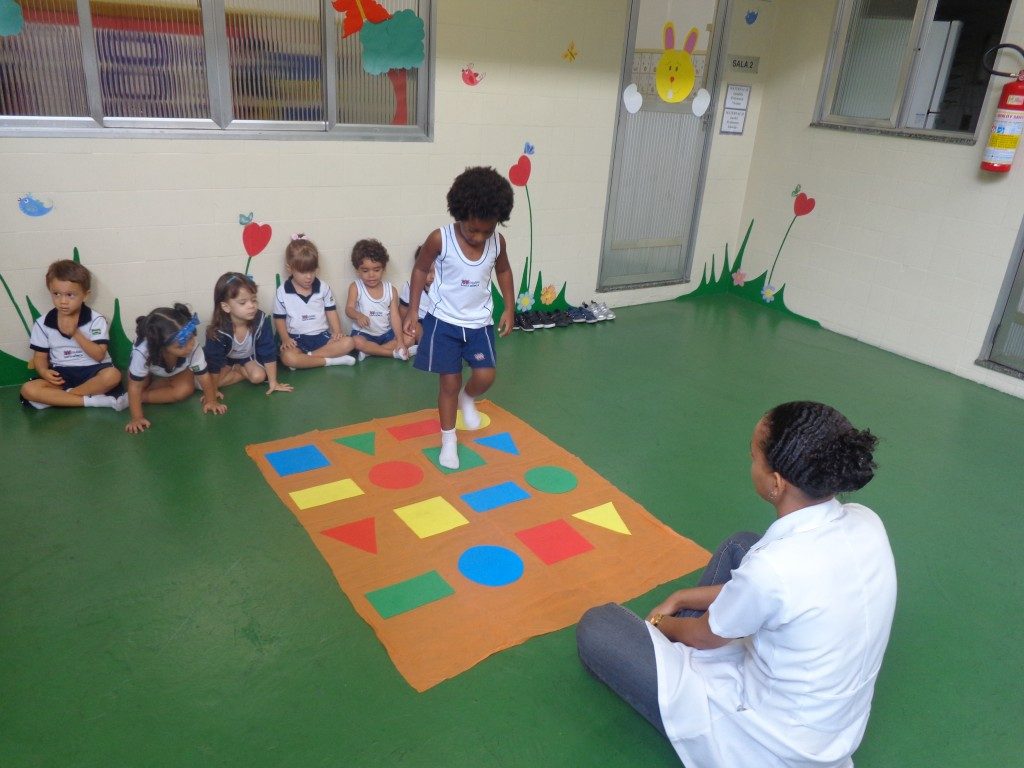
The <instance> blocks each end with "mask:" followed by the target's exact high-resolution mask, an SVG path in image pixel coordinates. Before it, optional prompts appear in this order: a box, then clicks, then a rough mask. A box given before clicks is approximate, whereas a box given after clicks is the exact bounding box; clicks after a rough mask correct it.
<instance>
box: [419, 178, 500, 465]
mask: <svg viewBox="0 0 1024 768" xmlns="http://www.w3.org/2000/svg"><path fill="white" fill-rule="evenodd" d="M512 202H513V200H512V185H511V184H509V182H508V180H507V179H506V178H505V177H504V176H502V175H501V174H499V173H498V172H497V171H495V170H494V169H493V168H484V167H476V168H467V169H466V170H465V171H463V172H462V173H461V174H459V176H458V177H456V179H455V181H454V182H453V183H452V186H451V189H449V190H448V212H449V213H450V214H451V215H452V218H454V219H455V221H454V222H453V223H451V224H447V225H445V226H443V227H441V228H440V229H435V230H434V231H433V232H431V233H430V235H429V237H427V240H426V242H425V243H424V244H423V246H422V247H421V248H420V252H419V256H418V257H417V258H416V266H415V267H414V268H413V271H412V278H411V281H410V282H411V285H410V289H409V311H408V312H407V313H406V316H405V332H406V334H407V335H408V336H414V335H415V332H416V324H417V319H416V318H417V315H418V312H419V301H420V295H421V293H422V291H423V288H424V286H425V285H426V284H427V276H428V275H429V273H430V271H431V269H432V268H433V269H434V271H435V277H434V282H433V283H432V284H431V286H430V293H429V297H430V299H431V300H432V301H433V302H434V307H433V310H432V311H431V312H430V313H429V314H427V315H426V317H424V318H423V334H422V338H421V339H420V344H419V350H418V352H417V355H416V362H415V363H414V365H415V367H417V368H419V369H420V370H422V371H429V372H431V373H437V374H439V375H440V385H439V391H438V395H437V410H438V415H439V416H440V419H441V454H440V456H439V459H438V460H439V462H440V463H441V465H442V466H444V467H447V468H449V469H458V468H459V451H458V440H457V438H456V435H455V415H456V410H457V409H458V410H461V411H462V420H463V422H464V423H465V425H466V427H467V429H476V428H477V427H479V426H480V415H479V414H478V413H477V410H476V404H475V400H476V398H477V397H479V396H480V395H482V394H483V393H484V392H486V391H487V390H488V389H490V387H491V385H492V384H493V383H494V377H495V369H496V367H497V354H496V352H495V348H494V320H493V318H492V314H493V312H494V305H493V302H492V299H491V273H492V271H493V272H494V273H495V274H496V275H497V279H498V288H499V289H500V290H501V296H502V299H503V300H504V302H505V308H504V311H503V312H502V313H501V319H500V320H499V321H498V334H499V335H501V336H507V335H508V334H509V333H510V332H511V331H512V323H513V319H514V311H515V296H514V293H513V291H514V289H513V286H512V268H511V267H510V266H509V263H508V253H507V252H506V251H505V238H504V237H503V236H502V235H501V234H499V233H498V232H496V231H495V230H496V229H497V227H498V224H504V223H505V222H506V221H508V218H509V216H511V215H512ZM463 361H465V362H466V363H467V364H468V365H469V367H470V369H471V373H470V376H469V379H468V380H467V381H466V383H465V386H463V381H462V363H463Z"/></svg>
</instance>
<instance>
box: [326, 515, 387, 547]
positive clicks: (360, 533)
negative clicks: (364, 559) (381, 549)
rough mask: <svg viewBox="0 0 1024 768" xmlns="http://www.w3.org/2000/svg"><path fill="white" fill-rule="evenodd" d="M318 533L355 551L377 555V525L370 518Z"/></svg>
mask: <svg viewBox="0 0 1024 768" xmlns="http://www.w3.org/2000/svg"><path fill="white" fill-rule="evenodd" d="M320 533H322V534H323V535H324V536H330V537H331V538H332V539H337V540H338V541H341V542H344V543H345V544H349V545H351V546H353V547H355V548H356V549H361V550H363V551H364V552H369V553H370V554H371V555H376V554H377V525H376V520H375V519H374V518H372V517H365V518H363V519H362V520H356V521H355V522H354V523H345V524H344V525H339V526H338V527H337V528H328V529H327V530H326V531H320Z"/></svg>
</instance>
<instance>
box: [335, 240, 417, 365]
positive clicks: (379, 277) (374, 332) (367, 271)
mask: <svg viewBox="0 0 1024 768" xmlns="http://www.w3.org/2000/svg"><path fill="white" fill-rule="evenodd" d="M387 265H388V252H387V250H386V249H385V248H384V246H383V245H381V243H380V241H378V240H360V241H359V242H358V243H356V244H355V245H354V246H353V247H352V266H353V267H355V268H356V274H357V275H358V276H359V277H358V279H357V280H356V281H355V282H354V283H352V285H350V286H349V289H348V301H347V302H346V304H345V314H346V315H347V316H348V318H349V319H350V320H351V321H352V339H353V340H354V341H355V345H356V349H357V350H358V351H359V353H360V359H362V358H363V357H365V356H366V355H376V356H377V357H393V358H395V359H396V360H408V359H409V357H410V355H415V354H416V347H415V346H413V347H411V348H410V347H409V345H410V344H412V343H413V342H414V341H415V338H414V337H412V336H409V337H407V336H406V335H405V334H404V333H403V332H402V320H401V318H400V317H399V315H398V294H396V293H395V290H394V288H393V287H392V285H391V283H389V282H387V281H385V280H384V270H385V269H386V268H387Z"/></svg>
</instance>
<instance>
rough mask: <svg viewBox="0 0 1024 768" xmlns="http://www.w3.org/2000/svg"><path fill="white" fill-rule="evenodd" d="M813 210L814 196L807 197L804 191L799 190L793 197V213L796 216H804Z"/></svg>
mask: <svg viewBox="0 0 1024 768" xmlns="http://www.w3.org/2000/svg"><path fill="white" fill-rule="evenodd" d="M813 210H814V198H813V197H808V196H807V193H806V192H801V193H800V194H799V195H797V196H796V197H794V198H793V213H794V215H796V216H806V215H807V214H808V213H810V212H811V211H813Z"/></svg>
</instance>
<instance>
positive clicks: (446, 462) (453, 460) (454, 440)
mask: <svg viewBox="0 0 1024 768" xmlns="http://www.w3.org/2000/svg"><path fill="white" fill-rule="evenodd" d="M437 460H438V462H439V463H440V464H441V466H442V467H446V468H447V469H458V468H459V438H458V437H457V436H456V434H455V430H454V429H442V430H441V454H440V456H438V457H437Z"/></svg>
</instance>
